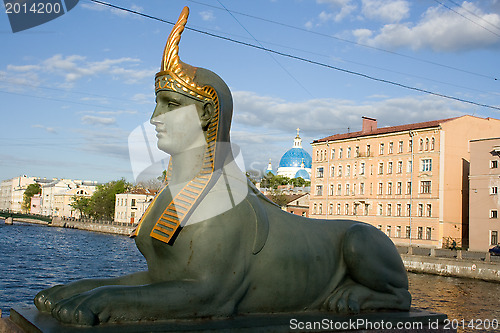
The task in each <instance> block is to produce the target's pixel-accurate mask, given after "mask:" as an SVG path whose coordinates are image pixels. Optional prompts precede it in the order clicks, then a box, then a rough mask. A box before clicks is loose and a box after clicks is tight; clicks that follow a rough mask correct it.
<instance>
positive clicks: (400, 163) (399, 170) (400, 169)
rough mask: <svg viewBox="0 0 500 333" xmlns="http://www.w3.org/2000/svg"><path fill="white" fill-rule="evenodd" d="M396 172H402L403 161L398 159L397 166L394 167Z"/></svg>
mask: <svg viewBox="0 0 500 333" xmlns="http://www.w3.org/2000/svg"><path fill="white" fill-rule="evenodd" d="M396 172H397V173H402V172H403V161H398V167H397V169H396Z"/></svg>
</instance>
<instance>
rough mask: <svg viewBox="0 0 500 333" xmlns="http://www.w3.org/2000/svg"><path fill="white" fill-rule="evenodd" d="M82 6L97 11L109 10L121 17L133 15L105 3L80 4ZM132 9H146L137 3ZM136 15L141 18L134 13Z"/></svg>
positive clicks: (139, 10)
mask: <svg viewBox="0 0 500 333" xmlns="http://www.w3.org/2000/svg"><path fill="white" fill-rule="evenodd" d="M80 7H81V8H85V9H89V10H93V11H97V12H104V11H109V12H110V13H111V14H113V15H116V16H119V17H128V16H131V15H132V13H129V12H127V11H124V10H121V9H117V8H111V7H108V6H105V5H101V4H97V3H82V4H81V5H80ZM129 9H131V10H134V11H136V12H142V11H144V8H143V7H141V6H137V5H134V4H133V5H131V6H130V8H129ZM134 17H136V18H139V17H138V16H137V15H134Z"/></svg>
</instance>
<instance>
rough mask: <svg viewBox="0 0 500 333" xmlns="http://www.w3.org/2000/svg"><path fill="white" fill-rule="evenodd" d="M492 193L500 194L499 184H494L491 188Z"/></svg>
mask: <svg viewBox="0 0 500 333" xmlns="http://www.w3.org/2000/svg"><path fill="white" fill-rule="evenodd" d="M490 194H498V186H492V187H491V188H490Z"/></svg>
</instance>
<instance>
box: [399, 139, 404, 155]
mask: <svg viewBox="0 0 500 333" xmlns="http://www.w3.org/2000/svg"><path fill="white" fill-rule="evenodd" d="M402 152H403V141H399V144H398V153H400V154H401V153H402Z"/></svg>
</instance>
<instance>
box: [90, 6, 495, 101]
mask: <svg viewBox="0 0 500 333" xmlns="http://www.w3.org/2000/svg"><path fill="white" fill-rule="evenodd" d="M89 1H92V2H95V3H99V4H101V5H104V6H108V7H111V8H115V9H118V10H122V11H126V12H129V13H133V14H136V15H140V16H143V17H146V18H150V19H153V20H156V21H160V22H164V23H168V24H171V25H174V22H171V21H168V20H164V19H161V18H158V17H155V16H151V15H148V14H144V13H141V12H138V11H136V10H132V9H128V8H124V7H121V6H117V5H113V4H111V3H107V2H104V1H101V0H89ZM436 1H437V0H436ZM185 29H186V30H190V31H193V32H197V33H200V34H204V35H207V36H210V37H214V38H218V39H221V40H225V41H229V42H233V43H236V44H239V45H243V46H247V47H251V48H255V49H258V50H262V51H266V52H270V53H274V54H277V55H280V56H283V57H287V58H290V59H294V60H298V61H302V62H305V63H310V64H313V65H317V66H320V67H324V68H328V69H333V70H336V71H339V72H343V73H346V74H351V75H355V76H358V77H361V78H365V79H369V80H372V81H376V82H381V83H385V84H389V85H393V86H396V87H400V88H404V89H408V90H412V91H417V92H421V93H425V94H428V95H433V96H437V97H442V98H446V99H449V100H454V101H458V102H462V103H467V104H471V105H475V106H480V107H484V108H489V109H493V110H497V111H500V107H499V106H493V105H488V104H484V103H479V102H475V101H471V100H467V99H463V98H459V97H454V96H450V95H446V94H441V93H437V92H434V91H431V90H427V89H422V88H417V87H412V86H409V85H405V84H402V83H399V82H395V81H391V80H386V79H381V78H377V77H375V76H371V75H367V74H363V73H360V72H356V71H352V70H348V69H345V68H341V67H337V66H332V65H329V64H325V63H321V62H319V61H315V60H311V59H307V58H303V57H299V56H296V55H293V54H289V53H284V52H280V51H277V50H273V49H270V48H266V47H263V46H260V45H255V44H251V43H247V42H243V41H239V40H236V39H233V38H229V37H224V36H221V35H217V34H215V33H211V32H208V31H204V30H200V29H195V28H192V27H189V26H186V27H185ZM495 80H496V79H495Z"/></svg>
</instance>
